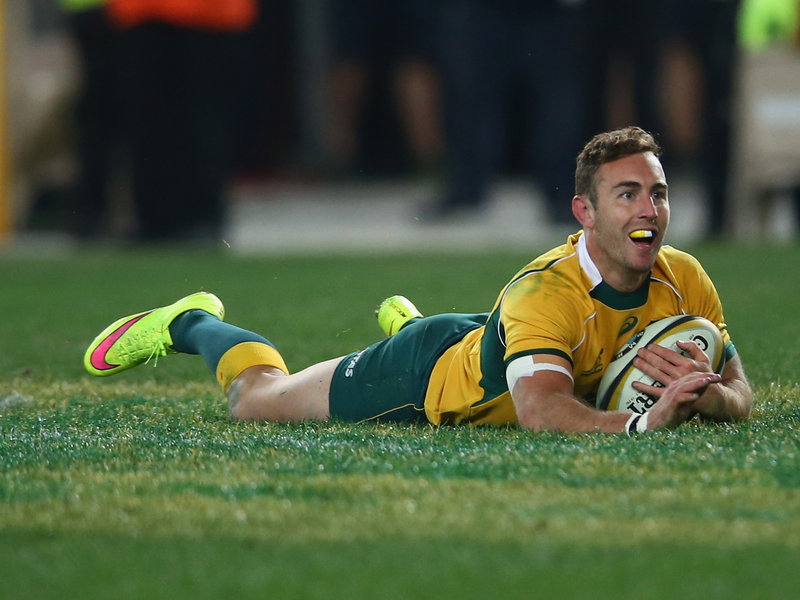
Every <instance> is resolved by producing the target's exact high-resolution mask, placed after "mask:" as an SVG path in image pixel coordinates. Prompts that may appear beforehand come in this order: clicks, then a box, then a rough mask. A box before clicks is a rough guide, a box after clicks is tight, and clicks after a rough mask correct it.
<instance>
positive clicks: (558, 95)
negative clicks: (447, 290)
mask: <svg viewBox="0 0 800 600" xmlns="http://www.w3.org/2000/svg"><path fill="white" fill-rule="evenodd" d="M577 4H580V0H573V1H566V0H565V1H559V0H541V1H539V2H530V1H529V0H442V1H441V2H440V5H441V14H440V27H441V35H440V41H441V51H440V56H441V65H442V78H443V83H444V115H445V131H446V137H445V140H446V143H445V148H446V158H445V182H444V187H445V189H444V192H443V194H444V195H443V197H442V198H441V199H440V200H439V202H438V203H437V204H436V205H435V206H434V207H433V209H432V210H431V211H430V212H429V214H428V215H427V217H426V218H427V219H429V220H432V221H437V220H439V219H447V218H449V217H451V216H454V215H460V214H465V213H466V214H471V213H475V212H477V211H479V210H480V209H481V208H482V205H483V204H484V202H485V200H486V198H487V194H488V192H489V187H490V185H491V184H492V183H493V182H494V180H495V179H496V178H497V177H498V176H499V175H500V174H501V172H502V171H503V170H504V168H505V167H506V166H507V165H508V163H509V156H508V149H509V146H510V141H511V140H512V138H513V137H517V138H518V139H519V140H520V142H521V143H520V145H521V146H523V147H524V148H522V149H521V152H520V154H523V155H524V157H523V158H522V162H523V163H524V164H523V166H522V167H521V169H522V170H523V171H524V172H525V174H526V175H527V176H528V177H529V178H531V179H535V180H536V182H537V183H538V184H539V188H540V190H541V192H542V194H543V196H544V197H545V199H546V206H547V208H548V211H549V216H550V218H551V219H552V220H553V221H555V222H560V223H562V222H563V223H570V222H571V218H572V216H571V214H567V213H568V210H567V209H566V208H565V206H564V203H563V202H560V199H561V198H562V197H563V195H564V193H567V192H568V191H569V190H571V189H572V184H573V182H572V176H573V166H572V165H573V160H572V157H574V155H575V153H576V152H577V150H578V149H579V147H580V142H581V136H582V134H583V126H582V124H581V119H582V115H583V113H584V109H585V108H584V103H583V100H582V95H581V90H580V87H579V78H578V76H577V75H578V66H577V62H576V61H577V59H578V56H577V54H576V50H577V45H576V42H577V30H576V28H575V25H576V17H577V13H576V8H575V5H577ZM512 121H514V122H515V123H517V122H518V123H521V124H522V125H521V127H522V129H520V126H516V128H515V124H512Z"/></svg>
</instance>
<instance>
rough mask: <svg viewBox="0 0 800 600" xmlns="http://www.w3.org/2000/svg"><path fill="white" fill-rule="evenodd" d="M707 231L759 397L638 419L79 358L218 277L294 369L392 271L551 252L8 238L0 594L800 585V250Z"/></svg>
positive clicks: (11, 599) (745, 592) (412, 276)
mask: <svg viewBox="0 0 800 600" xmlns="http://www.w3.org/2000/svg"><path fill="white" fill-rule="evenodd" d="M690 250H692V251H693V253H694V254H695V255H696V256H698V258H700V260H701V261H702V262H703V263H704V265H705V266H706V268H707V270H708V271H709V273H710V274H711V276H712V278H713V279H714V281H715V282H716V283H717V287H718V289H719V292H720V295H721V296H722V299H723V303H724V305H725V307H726V317H727V320H728V322H729V325H730V330H731V334H732V336H733V339H734V341H735V343H736V345H737V348H738V349H739V352H740V354H741V355H742V358H743V360H744V362H745V367H746V370H747V372H748V374H749V376H750V378H751V380H752V381H753V384H754V386H755V389H756V393H757V404H756V407H755V410H754V414H753V417H752V419H751V420H750V421H749V422H747V423H742V424H736V425H711V424H700V423H694V422H693V423H691V424H689V425H688V426H685V427H682V428H680V429H678V430H676V431H674V432H664V433H656V434H652V435H647V436H643V437H640V438H635V439H628V438H623V437H621V436H583V435H556V434H541V435H533V434H530V433H527V432H523V431H520V430H518V429H515V428H486V429H469V428H450V427H446V428H441V429H434V428H430V427H420V426H415V427H406V426H397V425H395V426H389V425H360V426H358V425H350V424H343V423H329V424H302V425H293V426H280V425H258V424H248V423H231V422H230V421H229V420H228V419H227V412H226V407H225V404H224V402H223V401H222V398H221V397H220V394H219V392H218V390H217V386H216V384H215V382H214V381H213V378H212V377H211V375H210V374H209V373H208V372H207V370H206V368H205V366H204V365H203V363H202V361H201V360H200V359H199V358H197V357H188V356H170V357H167V358H165V359H161V360H159V362H158V365H157V366H155V367H153V366H151V365H145V366H143V367H140V368H138V369H136V370H134V371H131V372H129V373H124V374H121V375H119V376H116V377H114V378H110V379H107V380H106V379H102V380H98V379H90V377H89V376H88V375H85V374H84V372H83V370H82V365H81V359H82V353H83V350H84V348H85V347H86V345H87V344H88V343H89V342H90V341H91V339H92V337H93V336H94V335H95V334H96V333H97V332H99V331H100V329H102V328H103V327H104V326H105V325H107V324H108V323H109V322H111V321H112V320H114V319H115V318H117V317H119V316H121V315H123V314H127V313H132V312H136V311H139V310H143V309H146V308H149V307H152V306H156V305H160V304H164V303H168V302H171V301H173V300H174V299H176V298H178V297H180V296H182V295H185V294H186V293H189V292H192V291H196V290H198V289H206V290H210V291H213V292H215V293H216V294H218V295H219V296H220V297H221V298H222V299H223V301H224V302H225V304H226V308H227V315H228V316H227V320H229V321H231V322H233V323H236V324H237V325H240V326H243V327H246V328H249V329H253V330H255V331H258V332H260V333H264V334H266V335H267V336H268V337H269V338H270V339H271V340H272V341H273V342H274V343H275V344H276V345H277V346H278V347H279V348H280V349H281V350H282V352H283V353H284V355H285V357H286V359H287V362H288V364H289V366H290V368H292V369H298V368H301V367H303V366H305V365H306V364H308V363H310V362H313V361H316V360H321V359H324V358H329V357H332V356H337V355H341V354H345V353H347V352H350V351H352V350H354V349H358V348H361V347H363V346H364V345H366V344H368V343H370V342H372V341H374V340H376V339H377V338H378V336H379V335H380V331H379V330H378V327H377V324H376V322H375V318H374V309H375V307H376V306H377V304H378V303H379V302H380V301H381V300H382V299H383V298H384V297H386V296H388V295H391V294H395V293H402V294H405V295H407V296H409V297H410V298H411V299H412V300H413V301H414V302H415V303H416V304H417V305H418V306H419V308H420V309H421V310H422V311H423V312H425V313H427V314H432V313H436V312H444V311H453V310H455V311H464V312H476V311H481V310H487V309H488V308H490V307H491V304H492V303H493V301H494V299H495V295H496V294H497V292H498V290H499V289H500V288H501V287H502V285H503V284H504V283H505V282H506V280H507V279H508V278H510V277H511V276H512V275H513V273H514V272H515V271H516V270H517V269H518V268H519V267H521V266H522V265H523V264H524V263H525V262H526V261H527V259H528V258H530V257H532V255H533V252H532V254H531V255H530V256H528V255H521V254H491V255H466V256H465V255H458V256H457V255H452V256H433V255H408V256H394V257H386V256H382V255H375V256H359V257H354V256H325V257H312V256H308V257H287V258H242V257H236V256H232V255H230V254H226V253H225V252H219V253H216V252H210V253H207V254H200V255H198V254H197V253H193V252H188V251H181V250H178V249H175V250H167V249H164V250H160V251H156V250H152V251H147V252H144V251H139V252H134V251H126V252H121V251H120V252H105V253H88V252H86V253H79V254H78V255H75V256H69V257H65V258H61V259H55V258H40V259H33V258H22V257H12V256H2V255H0V281H2V282H3V286H2V292H1V293H0V310H1V311H2V315H3V319H2V320H0V586H2V588H1V589H2V591H1V592H0V597H2V598H4V599H8V600H16V599H22V598H81V599H91V598H110V597H121V598H153V599H158V598H170V599H181V598H193V599H196V598H219V597H238V598H263V597H271V598H304V599H313V598H325V599H337V598H343V599H344V598H347V599H348V600H352V599H353V598H387V599H392V598H398V599H400V598H411V597H413V598H437V599H439V598H459V599H467V598H487V597H498V598H523V597H525V598H529V597H532V596H533V597H541V598H555V597H562V598H572V597H574V598H578V597H587V598H588V597H591V598H620V597H623V598H653V599H661V598H664V599H667V598H668V599H670V600H671V599H674V598H726V599H728V598H751V597H752V598H789V597H797V596H798V595H800V575H798V573H797V569H796V565H797V564H798V563H800V466H798V465H800V442H798V439H800V436H798V427H800V387H799V386H798V383H797V381H798V372H800V371H798V368H797V365H798V364H800V345H799V344H798V343H797V340H798V339H800V324H799V323H798V320H797V318H796V304H797V303H796V298H795V296H796V293H797V283H796V274H797V273H800V248H798V247H794V246H780V247H779V246H736V245H733V244H716V245H706V246H700V247H695V248H690Z"/></svg>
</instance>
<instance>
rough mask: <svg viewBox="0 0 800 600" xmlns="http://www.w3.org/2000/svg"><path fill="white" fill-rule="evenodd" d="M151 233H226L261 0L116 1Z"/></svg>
mask: <svg viewBox="0 0 800 600" xmlns="http://www.w3.org/2000/svg"><path fill="white" fill-rule="evenodd" d="M108 10H109V15H110V17H111V21H112V23H113V24H114V26H115V27H116V28H118V29H119V31H120V62H119V69H120V76H121V85H122V90H123V93H124V98H125V107H124V110H125V112H124V115H125V118H126V125H127V132H128V140H129V150H130V154H131V162H132V165H131V166H132V189H133V199H134V209H135V215H136V219H137V224H138V230H137V232H136V235H137V237H138V239H140V240H142V241H192V242H200V243H210V242H214V241H218V240H219V238H220V235H221V231H222V228H223V226H224V221H225V212H226V199H225V192H226V186H227V183H228V178H229V175H230V171H231V168H232V161H233V156H234V142H235V137H236V136H235V127H234V124H235V118H234V117H235V116H236V110H237V101H238V100H239V99H240V98H241V96H240V90H241V89H242V85H243V77H244V69H243V65H244V57H243V56H242V55H241V51H242V49H243V46H242V45H241V44H242V40H243V36H242V34H243V33H244V32H246V31H247V30H248V29H249V28H250V27H251V26H252V25H253V23H254V22H255V19H256V16H257V11H258V6H257V2H256V0H226V1H225V2H221V1H219V0H108Z"/></svg>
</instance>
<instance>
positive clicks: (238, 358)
mask: <svg viewBox="0 0 800 600" xmlns="http://www.w3.org/2000/svg"><path fill="white" fill-rule="evenodd" d="M262 365H263V366H267V367H275V368H277V369H280V370H281V371H283V372H284V373H286V374H287V375H288V374H289V369H288V368H287V366H286V363H285V362H284V360H283V357H282V356H281V354H280V352H278V351H277V350H275V348H273V347H272V346H269V345H267V344H264V343H262V342H242V343H241V344H236V345H235V346H233V347H232V348H230V349H228V351H227V352H225V354H223V355H222V358H220V359H219V363H218V364H217V381H219V384H220V385H221V386H222V389H223V390H225V391H226V392H227V391H228V386H230V384H231V383H233V380H234V379H236V378H237V377H238V376H239V375H241V374H242V372H243V371H244V370H245V369H249V368H250V367H256V366H262Z"/></svg>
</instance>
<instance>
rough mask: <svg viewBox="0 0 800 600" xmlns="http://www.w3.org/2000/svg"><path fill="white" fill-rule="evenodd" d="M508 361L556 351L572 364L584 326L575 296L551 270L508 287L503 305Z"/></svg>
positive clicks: (532, 274) (529, 276) (527, 276)
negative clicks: (582, 326) (574, 351)
mask: <svg viewBox="0 0 800 600" xmlns="http://www.w3.org/2000/svg"><path fill="white" fill-rule="evenodd" d="M500 323H501V327H502V332H503V335H504V338H505V339H504V343H505V347H506V350H505V357H504V358H505V362H506V364H508V363H510V362H511V361H512V360H514V359H515V358H518V357H520V356H526V355H531V354H556V355H558V356H562V357H564V358H565V359H567V360H568V361H570V363H572V349H573V348H574V347H576V346H577V345H578V343H579V341H580V340H579V339H578V338H579V336H580V335H582V328H580V327H579V326H578V327H576V325H575V324H576V323H580V319H579V318H578V317H577V311H576V297H575V294H574V292H572V293H570V290H569V286H567V285H565V284H564V283H563V282H561V281H559V280H558V278H557V277H553V274H552V273H548V272H537V273H531V274H528V275H526V276H525V277H523V278H520V279H519V280H518V281H516V282H515V283H513V284H512V285H511V286H509V288H508V290H507V292H506V294H505V296H504V298H503V301H502V303H501V305H500Z"/></svg>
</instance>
